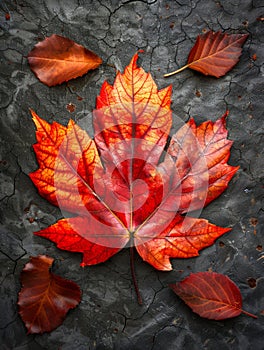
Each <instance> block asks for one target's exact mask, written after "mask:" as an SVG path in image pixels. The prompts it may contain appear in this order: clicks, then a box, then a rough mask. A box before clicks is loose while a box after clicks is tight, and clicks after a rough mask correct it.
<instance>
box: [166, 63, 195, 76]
mask: <svg viewBox="0 0 264 350" xmlns="http://www.w3.org/2000/svg"><path fill="white" fill-rule="evenodd" d="M188 67H189V64H186V65H185V66H183V67H181V68H179V69H177V70H175V71H174V72H170V73H167V74H164V75H163V76H164V78H167V77H170V76H171V75H174V74H177V73H180V72H181V71H183V70H184V69H186V68H188Z"/></svg>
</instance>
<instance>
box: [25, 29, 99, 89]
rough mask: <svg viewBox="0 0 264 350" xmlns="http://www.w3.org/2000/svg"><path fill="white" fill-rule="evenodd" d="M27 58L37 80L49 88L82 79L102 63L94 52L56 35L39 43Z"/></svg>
mask: <svg viewBox="0 0 264 350" xmlns="http://www.w3.org/2000/svg"><path fill="white" fill-rule="evenodd" d="M27 58H28V62H29V65H30V68H31V69H32V71H33V72H34V73H35V74H36V76H37V78H39V80H40V81H41V82H42V83H44V84H46V85H48V86H54V85H58V84H61V83H63V82H65V81H68V80H70V79H74V78H77V77H80V76H82V75H84V74H85V73H87V72H88V71H89V70H91V69H95V68H97V67H98V66H100V64H101V63H102V60H101V58H100V57H98V56H97V55H96V54H95V53H93V52H92V51H89V50H87V49H86V48H85V47H83V46H81V45H78V44H76V43H75V42H74V41H72V40H70V39H68V38H65V37H63V36H60V35H56V34H53V35H51V36H50V37H48V38H46V39H45V40H43V41H42V42H39V43H38V44H37V45H36V46H35V47H34V49H33V50H32V51H30V53H29V54H28V57H27Z"/></svg>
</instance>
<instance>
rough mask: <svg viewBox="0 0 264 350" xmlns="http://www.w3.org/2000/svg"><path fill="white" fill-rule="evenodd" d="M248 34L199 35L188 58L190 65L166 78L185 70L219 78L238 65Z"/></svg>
mask: <svg viewBox="0 0 264 350" xmlns="http://www.w3.org/2000/svg"><path fill="white" fill-rule="evenodd" d="M247 37H248V34H224V33H221V32H220V31H219V32H216V33H215V32H213V31H209V32H207V33H206V34H203V35H198V37H197V39H196V42H195V44H194V46H193V48H192V49H191V51H190V54H189V56H188V63H187V64H186V65H185V66H184V67H182V68H180V69H178V70H177V71H175V72H172V73H168V74H165V75H164V76H165V77H168V76H170V75H173V74H176V73H178V72H180V71H182V70H184V69H185V68H191V69H194V70H196V71H198V72H200V73H202V74H205V75H212V76H214V77H216V78H219V77H221V76H223V75H225V74H226V73H227V72H228V71H230V70H231V69H232V68H233V67H234V65H235V64H237V62H238V60H239V57H240V55H241V52H242V48H241V47H242V45H243V44H244V42H245V41H246V39H247Z"/></svg>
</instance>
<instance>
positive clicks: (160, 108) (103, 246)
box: [30, 54, 238, 271]
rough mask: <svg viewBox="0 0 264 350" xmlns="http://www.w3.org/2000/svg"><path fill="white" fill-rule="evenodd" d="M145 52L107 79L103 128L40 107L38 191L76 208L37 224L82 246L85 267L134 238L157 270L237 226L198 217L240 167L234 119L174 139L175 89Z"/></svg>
mask: <svg viewBox="0 0 264 350" xmlns="http://www.w3.org/2000/svg"><path fill="white" fill-rule="evenodd" d="M137 58H138V55H137V54H136V55H135V56H134V57H133V58H132V60H131V62H130V64H129V65H128V66H127V67H126V69H125V71H124V73H123V74H121V73H118V74H117V76H116V79H115V82H114V84H113V86H111V85H110V84H108V83H107V82H105V83H104V84H103V86H102V89H101V92H100V95H99V96H98V98H97V105H96V110H95V111H94V113H93V127H94V132H95V136H94V138H93V139H92V138H90V137H89V136H88V134H87V133H86V132H85V131H84V130H82V129H81V128H80V127H79V126H77V125H76V124H75V123H74V122H73V121H72V120H71V121H70V122H69V124H68V126H67V127H64V126H62V125H60V124H58V123H56V122H53V123H52V124H49V123H47V122H46V121H45V120H43V119H41V118H39V117H38V116H37V114H36V113H35V112H33V111H32V115H33V120H34V122H35V124H36V127H37V132H36V136H37V143H36V144H35V145H34V150H35V153H36V156H37V160H38V163H39V169H38V170H37V171H35V172H33V173H31V174H30V177H31V179H32V181H33V182H34V184H35V185H36V187H37V188H38V190H39V193H40V194H41V195H42V196H43V197H45V198H46V199H47V200H48V201H50V202H51V203H52V204H54V205H57V206H59V207H60V208H61V210H62V211H66V212H71V213H73V214H74V215H75V216H74V217H70V218H64V219H62V220H59V221H58V222H57V223H55V224H54V225H52V226H50V227H48V228H46V229H43V230H41V231H38V232H36V233H35V234H36V235H38V236H42V237H45V238H48V239H50V240H51V241H53V242H55V243H56V244H57V246H58V248H60V249H65V250H68V251H73V252H82V253H83V262H82V265H83V266H84V265H93V264H97V263H101V262H104V261H106V260H107V259H108V258H110V257H111V256H113V255H114V254H116V253H117V252H118V251H119V250H120V249H122V248H123V247H125V246H130V247H136V250H137V251H138V253H139V255H140V256H141V257H142V258H143V260H144V261H147V262H148V263H150V264H151V265H152V266H154V267H155V268H156V269H159V270H163V271H166V270H171V269H172V267H171V263H170V258H189V257H193V256H197V255H198V252H199V250H200V249H202V248H205V247H207V246H210V245H211V244H212V243H213V242H214V241H215V239H216V238H217V237H219V236H221V235H222V234H224V233H225V232H227V231H229V230H230V229H229V228H221V227H218V226H215V225H213V224H211V223H209V222H208V221H207V220H205V219H199V218H197V215H196V217H191V216H190V212H191V211H194V210H195V211H196V212H197V211H199V210H200V211H201V210H202V208H203V207H204V206H205V205H207V204H208V203H210V202H211V201H212V200H214V199H215V198H216V197H218V196H219V195H220V194H221V193H222V192H223V191H224V190H225V189H226V187H227V185H228V182H229V181H230V179H231V178H232V176H233V175H234V174H235V172H236V171H237V169H238V167H233V166H230V165H228V164H227V161H228V158H229V155H230V147H231V145H232V142H231V141H229V140H227V130H226V128H225V117H226V116H223V117H222V118H220V119H219V120H217V121H216V122H211V121H207V122H204V123H203V124H201V125H199V126H196V124H195V122H194V120H193V119H191V120H190V121H189V122H188V123H186V124H183V126H182V127H181V128H180V129H179V130H178V131H177V132H176V133H175V134H174V135H172V136H171V137H169V136H168V135H169V133H170V129H171V124H172V113H171V110H170V95H171V87H167V88H165V89H162V90H158V89H157V86H156V84H155V82H154V81H153V79H152V77H151V76H150V74H147V73H146V72H145V71H144V70H143V69H142V68H139V67H138V66H137Z"/></svg>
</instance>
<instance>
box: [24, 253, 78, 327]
mask: <svg viewBox="0 0 264 350" xmlns="http://www.w3.org/2000/svg"><path fill="white" fill-rule="evenodd" d="M53 261H54V259H52V258H50V257H48V256H46V255H39V256H37V257H31V259H30V261H29V262H28V263H27V264H26V265H25V267H24V269H23V271H22V273H21V283H22V289H21V291H20V293H19V297H18V305H19V314H20V316H21V318H22V320H23V321H24V323H25V326H26V327H27V330H28V333H31V334H32V333H44V332H51V331H52V330H53V329H55V328H57V327H58V326H59V325H61V323H62V322H63V320H64V318H65V316H66V314H67V312H68V311H69V310H70V309H73V308H75V307H76V306H77V305H78V304H79V302H80V298H81V291H80V288H79V287H78V286H77V284H75V283H74V282H72V281H69V280H66V279H63V278H61V277H59V276H56V275H54V274H53V273H52V272H50V271H49V269H50V267H51V265H52V263H53Z"/></svg>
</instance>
